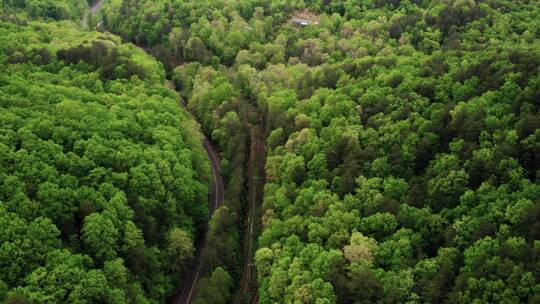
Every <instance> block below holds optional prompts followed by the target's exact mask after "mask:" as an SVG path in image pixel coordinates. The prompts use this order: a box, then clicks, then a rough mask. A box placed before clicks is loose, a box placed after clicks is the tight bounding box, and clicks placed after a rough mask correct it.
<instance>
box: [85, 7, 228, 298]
mask: <svg viewBox="0 0 540 304" xmlns="http://www.w3.org/2000/svg"><path fill="white" fill-rule="evenodd" d="M103 2H104V0H98V1H96V2H95V3H94V4H92V6H90V13H91V14H92V15H95V14H96V13H97V11H98V10H99V9H100V8H101V6H102V5H103ZM87 22H88V21H87V15H86V14H85V15H84V17H83V18H82V20H81V23H82V25H83V27H87V26H88V24H87ZM168 84H169V85H170V84H172V83H170V82H169V83H168ZM173 87H174V85H173ZM180 105H181V106H183V107H185V104H184V103H183V102H181V101H180ZM203 147H204V150H205V151H206V154H207V155H208V159H210V168H211V170H212V183H211V189H210V193H209V197H208V210H209V212H210V215H212V214H213V213H214V212H215V211H216V210H217V209H218V208H219V207H220V206H221V205H223V201H224V193H225V191H224V187H223V179H222V178H221V174H220V169H219V157H218V154H217V152H216V149H215V148H214V146H212V143H211V142H210V141H209V140H208V138H206V137H204V139H203ZM203 234H204V235H203V237H202V238H201V239H200V240H199V241H198V242H197V243H196V244H195V259H194V260H193V261H192V262H191V263H189V264H188V265H187V269H189V270H188V272H187V273H186V277H185V279H184V286H183V287H182V291H181V292H180V294H179V296H177V297H176V298H175V299H174V302H173V303H174V304H190V303H191V299H192V297H193V292H194V291H195V286H196V285H197V280H198V278H199V274H200V271H201V250H202V247H203V246H204V243H205V240H204V236H205V234H206V231H203Z"/></svg>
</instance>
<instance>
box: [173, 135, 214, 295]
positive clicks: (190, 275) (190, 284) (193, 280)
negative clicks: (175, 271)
mask: <svg viewBox="0 0 540 304" xmlns="http://www.w3.org/2000/svg"><path fill="white" fill-rule="evenodd" d="M203 147H204V150H205V151H206V154H208V158H209V159H210V168H211V169H212V185H211V187H212V188H211V189H210V195H209V200H208V209H209V211H210V215H211V214H213V213H214V212H215V211H216V210H217V208H219V207H220V206H221V205H223V200H224V192H225V191H224V188H223V179H222V178H221V174H220V173H219V158H218V156H217V152H216V149H215V148H214V146H212V144H211V143H210V141H209V140H208V139H207V138H204V141H203ZM203 246H204V239H203V240H202V241H201V242H198V243H197V244H196V252H195V260H194V261H192V262H191V263H189V264H188V266H187V269H189V271H188V272H187V273H186V277H185V279H184V286H183V287H182V291H181V293H180V295H179V296H178V297H177V298H175V300H174V302H173V303H174V304H190V303H191V300H192V297H193V293H194V291H195V287H196V285H197V280H198V279H199V274H200V272H201V250H202V247H203Z"/></svg>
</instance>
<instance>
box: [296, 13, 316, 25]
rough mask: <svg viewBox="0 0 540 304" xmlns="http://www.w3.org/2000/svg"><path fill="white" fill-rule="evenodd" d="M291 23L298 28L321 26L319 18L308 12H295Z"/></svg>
mask: <svg viewBox="0 0 540 304" xmlns="http://www.w3.org/2000/svg"><path fill="white" fill-rule="evenodd" d="M290 22H291V23H292V24H294V25H297V26H306V25H310V24H314V25H319V16H318V15H316V14H315V13H313V12H310V11H308V10H305V11H302V12H295V13H294V14H293V16H292V17H291V19H290Z"/></svg>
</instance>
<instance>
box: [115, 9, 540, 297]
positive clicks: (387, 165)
mask: <svg viewBox="0 0 540 304" xmlns="http://www.w3.org/2000/svg"><path fill="white" fill-rule="evenodd" d="M294 16H300V17H303V18H307V22H306V24H307V25H306V26H304V25H301V24H299V23H295V22H294V20H295V19H292V18H293V17H294ZM104 24H105V25H106V27H107V28H109V29H111V30H113V31H115V32H117V33H119V34H121V35H122V36H123V37H124V38H125V39H128V40H130V41H134V42H137V43H140V44H143V45H145V46H147V47H148V49H149V50H150V51H151V52H152V53H153V54H154V55H155V56H156V57H157V58H158V59H160V60H161V61H162V62H164V63H165V65H166V66H167V67H168V68H169V69H170V70H172V73H173V77H174V79H175V80H176V82H177V84H178V85H179V87H180V88H181V90H182V92H183V94H184V95H185V96H186V98H187V99H188V101H189V104H190V106H191V108H192V109H194V111H195V112H196V113H197V114H198V116H199V117H200V118H201V119H202V120H203V121H204V123H203V124H204V126H205V128H206V130H213V132H214V133H213V134H214V138H215V139H218V140H220V139H222V138H224V139H225V140H227V139H228V138H230V136H225V137H222V136H224V135H227V134H235V131H236V132H243V133H245V131H243V127H242V125H241V124H239V123H238V121H244V120H242V119H243V118H242V116H241V115H238V114H239V113H241V112H239V111H238V109H244V110H245V109H246V108H248V109H249V108H250V107H256V108H257V109H258V110H259V111H261V112H262V113H264V118H265V123H266V131H267V134H268V139H267V144H268V148H269V149H270V153H269V156H268V159H267V163H266V176H267V184H266V187H265V199H264V202H263V207H262V208H263V211H264V215H263V217H262V221H263V228H264V231H263V233H262V235H261V236H260V239H259V248H260V249H259V250H258V252H257V256H256V264H257V269H258V272H259V273H258V275H259V296H260V302H261V303H374V302H381V303H403V302H415V303H416V302H428V303H441V302H451V303H456V302H457V303H471V302H475V303H518V302H525V303H527V302H528V303H537V302H539V301H540V283H539V282H540V264H539V262H538V261H539V260H540V241H539V238H540V223H539V222H540V201H539V200H540V186H539V185H538V181H539V180H538V170H539V168H540V166H539V158H538V155H539V152H540V150H539V149H540V145H539V142H540V141H539V136H540V133H539V132H540V131H539V127H540V116H539V112H538V111H539V103H538V101H539V100H540V76H539V70H538V65H539V62H540V40H539V38H540V37H539V35H540V30H539V29H540V5H539V3H538V2H537V1H527V0H520V1H510V0H487V1H472V0H465V1H459V0H444V1H429V0H424V1H422V0H418V1H379V0H373V1H371V0H365V1H355V0H348V1H280V0H274V1H257V0H253V1H180V0H177V1H129V0H124V1H119V0H118V1H112V2H110V4H109V6H108V7H107V8H106V9H105V11H104ZM234 105H237V106H234ZM242 105H244V106H242ZM231 109H235V111H236V112H231ZM216 303H217V302H216ZM220 303H221V302H220Z"/></svg>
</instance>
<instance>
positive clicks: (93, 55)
mask: <svg viewBox="0 0 540 304" xmlns="http://www.w3.org/2000/svg"><path fill="white" fill-rule="evenodd" d="M66 3H67V2H66ZM30 4H31V3H30ZM55 17H56V15H54V16H51V18H54V19H55ZM0 70H1V71H2V72H1V73H0V104H1V108H0V130H1V132H0V302H2V303H163V302H165V300H166V299H167V298H168V297H169V296H170V295H171V294H172V293H174V292H176V288H177V285H178V284H179V282H178V281H179V278H180V275H181V274H182V272H183V271H184V269H183V265H185V263H186V261H187V260H188V259H189V258H190V257H191V256H192V255H193V239H194V237H195V233H196V228H197V227H198V226H199V225H201V224H204V223H205V222H206V221H207V213H208V210H207V205H206V202H207V194H208V187H207V184H208V180H209V178H210V173H209V170H210V169H209V165H208V160H207V159H206V158H205V154H204V152H203V149H202V146H201V143H200V140H199V139H200V136H201V134H200V132H199V127H198V125H197V124H196V122H195V121H194V120H193V119H192V118H191V117H190V116H189V115H188V114H187V112H186V111H185V110H182V109H181V108H180V107H179V106H178V101H179V96H178V94H177V93H176V92H174V91H173V90H171V89H169V88H167V87H166V86H165V85H164V84H163V80H164V77H165V73H164V70H163V67H162V64H161V63H159V62H157V61H156V60H155V59H154V58H152V57H150V56H148V55H147V54H146V53H144V52H143V51H142V50H140V49H139V48H137V47H135V46H134V45H132V44H125V43H122V41H121V39H120V38H119V37H117V36H114V35H111V34H107V33H99V32H85V31H81V29H80V28H79V26H78V24H76V23H73V22H70V21H60V22H47V23H46V22H41V21H29V20H27V19H26V17H25V16H23V15H17V14H4V15H2V19H1V20H0Z"/></svg>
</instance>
